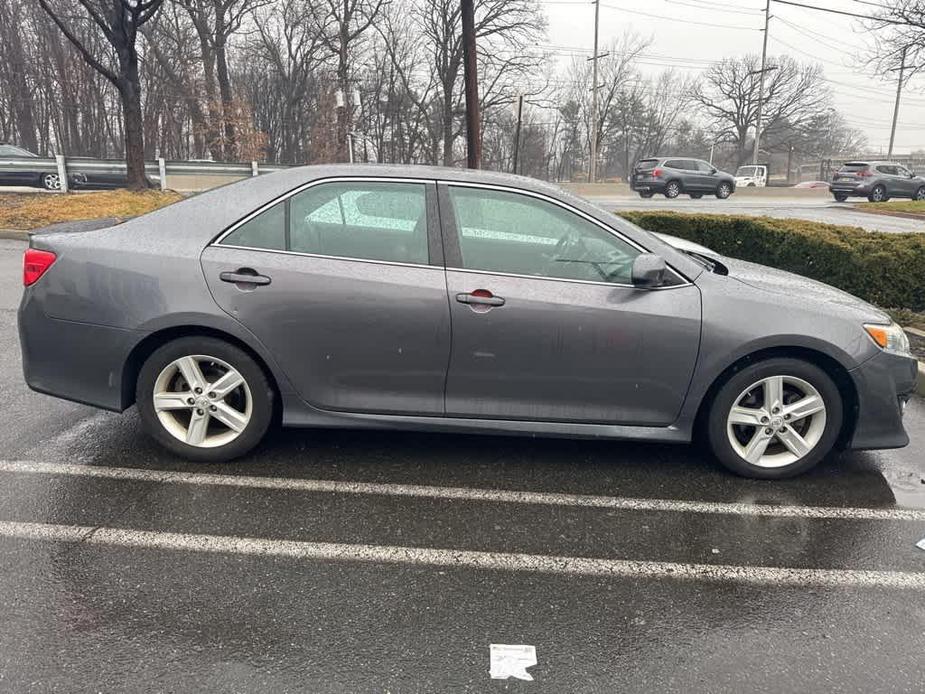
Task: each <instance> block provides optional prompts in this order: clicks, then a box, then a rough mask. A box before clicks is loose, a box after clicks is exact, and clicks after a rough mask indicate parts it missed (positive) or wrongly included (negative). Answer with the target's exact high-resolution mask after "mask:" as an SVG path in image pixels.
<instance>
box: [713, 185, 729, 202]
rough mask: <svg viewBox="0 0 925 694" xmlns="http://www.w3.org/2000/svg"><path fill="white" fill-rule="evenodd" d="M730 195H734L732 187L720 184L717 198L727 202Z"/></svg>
mask: <svg viewBox="0 0 925 694" xmlns="http://www.w3.org/2000/svg"><path fill="white" fill-rule="evenodd" d="M730 195H732V186H731V185H729V184H728V183H725V182H724V183H720V184H719V187H718V188H717V189H716V197H718V198H719V199H720V200H725V199H726V198H728V197H729V196H730Z"/></svg>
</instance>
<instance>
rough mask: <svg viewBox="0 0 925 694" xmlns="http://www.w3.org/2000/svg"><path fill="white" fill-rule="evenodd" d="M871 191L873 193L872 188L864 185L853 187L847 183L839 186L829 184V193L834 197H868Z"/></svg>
mask: <svg viewBox="0 0 925 694" xmlns="http://www.w3.org/2000/svg"><path fill="white" fill-rule="evenodd" d="M870 191H871V186H868V185H864V184H860V185H853V184H849V183H846V184H843V185H839V184H838V183H830V184H829V192H831V193H832V195H848V196H852V195H857V196H861V197H867V196H868V195H870Z"/></svg>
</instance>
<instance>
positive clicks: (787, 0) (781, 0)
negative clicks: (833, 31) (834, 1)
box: [771, 0, 915, 26]
mask: <svg viewBox="0 0 925 694" xmlns="http://www.w3.org/2000/svg"><path fill="white" fill-rule="evenodd" d="M771 2H776V3H777V4H778V5H792V6H793V7H802V8H803V9H805V10H815V11H817V12H828V13H829V14H840V15H844V16H846V17H857V18H858V19H870V20H873V21H876V22H883V23H884V24H898V25H900V26H915V25H913V24H910V23H909V22H901V21H899V20H898V19H886V18H884V17H876V16H874V15H869V14H859V13H857V12H848V11H847V10H834V9H832V8H830V7H819V6H818V5H806V4H804V3H802V2H793V0H771ZM865 4H867V3H865ZM883 9H886V8H883Z"/></svg>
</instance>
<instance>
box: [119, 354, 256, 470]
mask: <svg viewBox="0 0 925 694" xmlns="http://www.w3.org/2000/svg"><path fill="white" fill-rule="evenodd" d="M189 355H207V356H209V357H213V358H216V359H220V360H222V361H224V362H226V363H227V364H228V365H230V366H232V367H233V368H234V369H235V370H236V371H237V372H238V373H239V374H241V376H243V377H244V381H245V383H246V384H247V388H248V389H249V391H250V395H251V400H252V410H251V416H250V420H249V421H248V422H247V424H246V426H245V427H244V428H243V429H242V430H241V431H240V433H239V434H238V435H237V437H236V438H234V439H233V440H232V441H230V442H229V443H226V444H223V445H219V446H215V447H211V448H202V447H198V446H193V445H190V444H188V443H185V442H184V441H180V440H179V439H178V438H176V437H175V436H174V435H172V434H171V433H170V432H169V431H168V430H167V429H166V428H165V427H164V425H163V424H162V423H161V421H160V419H159V418H158V415H157V412H156V410H155V408H154V385H155V381H156V380H157V378H158V376H159V375H160V373H161V372H162V371H163V370H164V369H165V368H166V367H167V366H168V365H169V364H170V363H171V362H173V361H174V360H176V359H179V358H181V357H184V356H189ZM135 402H136V404H137V405H138V412H139V413H140V415H141V421H142V424H143V425H144V427H145V430H146V431H147V432H148V434H150V435H151V437H152V438H154V440H155V441H157V442H158V443H159V444H161V445H162V446H163V447H164V448H166V449H167V450H169V451H170V452H172V453H174V454H176V455H178V456H180V457H182V458H185V459H187V460H192V461H196V462H204V463H217V462H224V461H228V460H231V459H233V458H237V457H239V456H242V455H244V454H245V453H247V452H248V451H250V450H251V449H252V448H254V446H256V445H257V444H258V443H260V441H261V439H263V436H264V434H266V432H267V429H268V428H269V426H270V423H271V421H272V420H273V406H274V395H273V389H272V387H271V386H270V382H269V381H268V380H267V376H266V374H265V373H264V371H263V369H262V368H260V366H259V365H258V364H257V362H255V361H254V359H253V358H252V357H251V356H250V355H248V354H247V353H246V352H244V351H243V350H241V349H239V348H238V347H235V346H234V345H231V344H229V343H227V342H225V341H224V340H219V339H216V338H213V337H195V336H192V337H181V338H179V339H176V340H173V341H172V342H168V343H167V344H165V345H163V346H162V347H160V348H158V349H157V350H155V351H154V353H153V354H152V355H151V356H150V357H148V359H147V361H145V363H144V365H143V366H142V367H141V372H140V373H139V374H138V381H137V384H136V389H135Z"/></svg>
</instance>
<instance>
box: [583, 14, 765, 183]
mask: <svg viewBox="0 0 925 694" xmlns="http://www.w3.org/2000/svg"><path fill="white" fill-rule="evenodd" d="M768 1H769V2H770V0H768ZM600 16H601V2H600V0H594V53H592V54H591V163H590V164H589V165H588V183H594V182H595V181H596V180H597V59H598V57H599V56H598V55H597V34H598V23H599V20H600Z"/></svg>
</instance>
